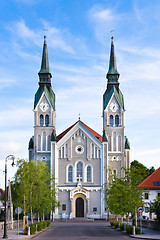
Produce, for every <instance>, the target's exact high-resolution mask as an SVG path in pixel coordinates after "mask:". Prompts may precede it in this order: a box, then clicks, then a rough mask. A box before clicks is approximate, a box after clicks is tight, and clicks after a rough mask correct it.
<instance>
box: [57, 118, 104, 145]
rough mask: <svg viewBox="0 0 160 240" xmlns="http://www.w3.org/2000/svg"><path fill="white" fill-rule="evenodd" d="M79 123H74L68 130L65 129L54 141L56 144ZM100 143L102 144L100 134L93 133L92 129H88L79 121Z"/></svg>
mask: <svg viewBox="0 0 160 240" xmlns="http://www.w3.org/2000/svg"><path fill="white" fill-rule="evenodd" d="M78 122H79V121H77V122H76V123H74V124H73V125H72V126H70V127H69V128H67V129H66V130H65V131H63V132H62V133H60V134H59V135H58V136H57V138H56V141H57V142H58V141H59V140H60V139H61V138H63V137H64V136H65V135H66V134H67V133H68V132H69V131H70V130H71V129H72V128H73V127H74V126H75V125H76V124H77V123H78ZM80 122H81V123H82V124H83V125H84V126H85V127H86V128H87V129H88V130H89V131H90V132H91V133H92V134H93V135H94V136H95V137H96V138H97V139H98V140H99V141H100V142H102V136H101V135H100V134H98V133H97V132H95V131H94V130H93V129H92V128H90V127H88V126H87V125H86V124H84V123H83V122H82V121H80Z"/></svg>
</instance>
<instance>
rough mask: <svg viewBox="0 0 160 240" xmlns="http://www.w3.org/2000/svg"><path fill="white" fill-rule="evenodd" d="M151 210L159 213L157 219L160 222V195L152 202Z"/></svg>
mask: <svg viewBox="0 0 160 240" xmlns="http://www.w3.org/2000/svg"><path fill="white" fill-rule="evenodd" d="M151 211H152V212H154V213H155V214H156V215H157V220H158V222H159V223H160V197H158V196H157V198H156V199H154V201H153V203H151Z"/></svg>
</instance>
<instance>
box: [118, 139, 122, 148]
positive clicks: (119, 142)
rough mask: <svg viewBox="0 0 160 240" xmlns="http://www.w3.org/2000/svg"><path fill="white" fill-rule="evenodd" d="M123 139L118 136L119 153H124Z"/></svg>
mask: <svg viewBox="0 0 160 240" xmlns="http://www.w3.org/2000/svg"><path fill="white" fill-rule="evenodd" d="M121 146H122V138H121V136H118V151H119V152H120V151H122V147H121Z"/></svg>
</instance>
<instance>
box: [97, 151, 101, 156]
mask: <svg viewBox="0 0 160 240" xmlns="http://www.w3.org/2000/svg"><path fill="white" fill-rule="evenodd" d="M98 158H101V150H98Z"/></svg>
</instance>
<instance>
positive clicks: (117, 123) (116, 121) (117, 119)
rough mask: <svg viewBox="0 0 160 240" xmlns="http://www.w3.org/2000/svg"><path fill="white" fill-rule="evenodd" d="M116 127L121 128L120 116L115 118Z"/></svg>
mask: <svg viewBox="0 0 160 240" xmlns="http://www.w3.org/2000/svg"><path fill="white" fill-rule="evenodd" d="M115 126H116V127H118V126H119V116H118V115H116V116H115Z"/></svg>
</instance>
